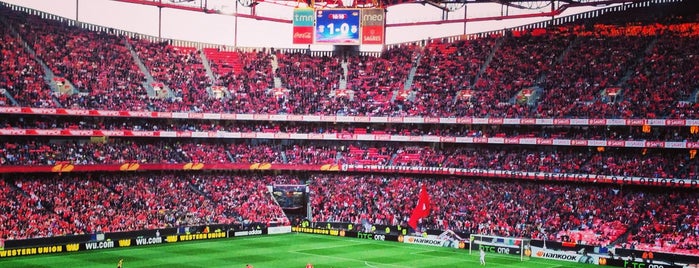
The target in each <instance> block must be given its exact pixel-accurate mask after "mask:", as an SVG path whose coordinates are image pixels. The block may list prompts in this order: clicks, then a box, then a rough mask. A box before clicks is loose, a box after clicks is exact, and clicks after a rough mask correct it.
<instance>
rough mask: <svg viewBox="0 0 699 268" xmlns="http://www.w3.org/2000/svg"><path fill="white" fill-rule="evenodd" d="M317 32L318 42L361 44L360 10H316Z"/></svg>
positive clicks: (316, 39)
mask: <svg viewBox="0 0 699 268" xmlns="http://www.w3.org/2000/svg"><path fill="white" fill-rule="evenodd" d="M315 33H316V34H315V42H316V44H335V45H359V10H358V9H319V10H316V26H315Z"/></svg>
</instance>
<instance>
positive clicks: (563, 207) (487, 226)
mask: <svg viewBox="0 0 699 268" xmlns="http://www.w3.org/2000/svg"><path fill="white" fill-rule="evenodd" d="M311 181H312V182H311V184H310V185H311V194H312V197H311V200H312V210H313V211H314V212H315V213H314V219H313V220H314V221H321V222H325V221H330V222H350V223H354V224H356V225H357V226H362V225H363V223H367V222H368V223H369V224H386V225H403V226H406V224H407V221H408V219H409V217H410V214H411V211H412V209H413V208H414V206H415V202H416V201H415V200H416V199H417V198H416V197H417V196H418V191H419V188H420V187H419V185H420V184H426V185H427V186H428V188H427V191H428V193H429V195H430V208H431V211H430V216H429V217H427V218H424V219H422V220H421V221H420V222H419V224H418V225H419V227H418V228H419V229H420V230H422V229H439V230H447V229H448V230H453V231H457V232H465V233H481V234H489V235H498V236H509V237H512V236H514V237H527V238H534V239H547V240H553V241H563V240H564V239H568V238H569V237H570V236H571V234H573V233H575V232H579V231H581V232H586V231H591V232H592V233H595V234H596V235H594V236H592V237H585V238H586V239H588V240H586V241H578V242H579V243H584V244H590V245H608V244H610V243H611V242H613V241H614V240H615V239H616V238H618V236H620V235H621V234H623V233H624V232H625V231H626V228H627V226H628V225H629V224H631V222H630V220H629V219H630V218H633V216H636V214H635V211H639V210H640V209H641V207H642V201H644V200H646V198H647V197H644V195H643V193H642V192H639V193H637V192H632V191H629V192H628V193H620V192H619V191H618V190H617V189H609V188H607V187H601V186H581V185H570V184H561V185H558V184H539V183H534V182H522V181H492V180H485V179H446V178H442V179H437V180H434V179H416V178H407V177H393V176H382V175H363V176H359V175H357V176H347V175H315V176H313V177H312V179H311ZM496 200H500V201H498V202H496ZM629 200H634V201H638V202H628V201H629ZM534 201H535V202H534Z"/></svg>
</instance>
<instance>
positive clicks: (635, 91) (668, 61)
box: [621, 24, 699, 119]
mask: <svg viewBox="0 0 699 268" xmlns="http://www.w3.org/2000/svg"><path fill="white" fill-rule="evenodd" d="M658 28H659V29H658V31H659V32H661V33H660V37H658V39H657V41H656V42H655V43H654V45H653V49H652V51H650V52H649V53H647V54H646V55H645V57H644V58H643V62H642V64H639V65H638V66H637V67H636V70H635V73H634V75H633V77H632V78H631V79H629V81H628V82H627V85H626V86H625V87H624V88H623V90H624V91H623V96H624V99H625V102H623V103H622V104H621V105H624V106H625V107H624V112H625V113H627V114H628V115H629V116H632V117H644V118H658V117H662V118H665V117H667V118H681V119H686V118H698V117H699V114H697V113H698V112H697V111H699V106H698V103H699V100H698V99H697V91H699V83H698V82H697V78H699V34H697V33H699V25H696V24H680V25H671V26H670V27H667V28H661V27H658Z"/></svg>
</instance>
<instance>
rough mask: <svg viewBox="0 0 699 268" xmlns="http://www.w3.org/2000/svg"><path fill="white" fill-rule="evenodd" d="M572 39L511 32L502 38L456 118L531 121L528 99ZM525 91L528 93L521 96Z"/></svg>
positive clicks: (550, 33)
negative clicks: (469, 117) (489, 117)
mask: <svg viewBox="0 0 699 268" xmlns="http://www.w3.org/2000/svg"><path fill="white" fill-rule="evenodd" d="M574 38H575V36H574V35H571V34H568V33H566V32H564V31H561V32H556V31H554V30H553V29H552V30H549V31H546V30H541V29H537V30H532V31H526V32H515V33H513V34H511V36H506V37H505V38H504V40H503V41H502V45H501V46H499V47H498V49H497V50H496V51H495V53H494V54H493V58H492V60H491V62H490V64H489V65H488V66H487V67H486V68H485V71H484V72H483V74H482V76H481V77H480V78H479V79H478V80H477V82H476V83H475V85H474V87H473V89H474V95H475V97H472V98H471V100H472V101H470V102H469V103H468V106H469V107H468V108H469V109H466V111H469V110H471V111H473V110H475V111H480V114H474V113H472V112H471V113H470V114H469V113H461V114H458V115H459V116H463V115H469V116H481V117H485V116H497V117H531V116H532V112H531V107H530V106H532V104H531V103H529V99H528V98H529V97H530V96H531V95H532V94H535V93H534V92H533V91H534V90H535V88H534V87H535V86H539V83H540V80H541V79H542V78H544V75H545V74H546V73H547V72H548V71H549V70H550V69H552V68H553V67H554V66H556V65H557V64H558V58H559V57H560V56H561V55H562V54H563V53H564V51H565V50H566V48H568V47H569V46H570V44H571V43H572V42H573V39H574ZM524 91H529V93H524Z"/></svg>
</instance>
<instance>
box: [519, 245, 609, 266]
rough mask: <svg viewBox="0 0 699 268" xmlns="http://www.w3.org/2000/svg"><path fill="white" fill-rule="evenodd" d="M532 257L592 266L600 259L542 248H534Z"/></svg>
mask: <svg viewBox="0 0 699 268" xmlns="http://www.w3.org/2000/svg"><path fill="white" fill-rule="evenodd" d="M532 252H533V254H532V257H536V258H542V259H549V260H558V261H568V262H577V263H590V264H598V263H599V262H598V259H597V258H596V257H592V256H588V255H584V256H583V255H580V254H577V253H575V252H567V251H557V250H550V249H544V248H540V247H532Z"/></svg>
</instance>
